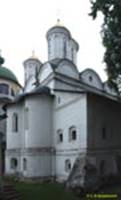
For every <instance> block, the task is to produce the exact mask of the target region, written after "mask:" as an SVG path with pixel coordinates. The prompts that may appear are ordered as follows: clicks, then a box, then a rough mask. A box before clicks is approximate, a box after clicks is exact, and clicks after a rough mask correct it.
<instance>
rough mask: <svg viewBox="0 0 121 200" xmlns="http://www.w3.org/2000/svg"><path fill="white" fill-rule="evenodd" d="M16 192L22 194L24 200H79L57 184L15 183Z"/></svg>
mask: <svg viewBox="0 0 121 200" xmlns="http://www.w3.org/2000/svg"><path fill="white" fill-rule="evenodd" d="M14 186H15V188H16V190H17V191H18V192H19V193H20V194H21V196H22V200H41V199H42V200H50V199H52V200H77V198H76V197H75V196H74V195H73V193H72V192H69V191H65V190H64V188H63V187H62V185H60V184H57V183H43V184H40V183H22V182H16V183H15V182H14Z"/></svg>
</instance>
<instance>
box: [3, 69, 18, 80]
mask: <svg viewBox="0 0 121 200" xmlns="http://www.w3.org/2000/svg"><path fill="white" fill-rule="evenodd" d="M0 78H4V79H8V80H11V81H14V82H15V83H17V84H18V80H17V78H16V76H15V75H14V73H13V72H12V71H11V70H9V69H8V68H6V67H2V66H0Z"/></svg>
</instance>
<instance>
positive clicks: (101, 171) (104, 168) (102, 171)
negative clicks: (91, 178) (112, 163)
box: [100, 160, 106, 175]
mask: <svg viewBox="0 0 121 200" xmlns="http://www.w3.org/2000/svg"><path fill="white" fill-rule="evenodd" d="M105 172H106V161H105V160H102V161H101V162H100V174H101V175H104V174H105Z"/></svg>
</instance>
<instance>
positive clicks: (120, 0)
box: [90, 0, 121, 84]
mask: <svg viewBox="0 0 121 200" xmlns="http://www.w3.org/2000/svg"><path fill="white" fill-rule="evenodd" d="M90 1H91V5H92V7H91V13H90V15H91V16H92V17H93V19H96V17H97V14H98V12H99V11H100V12H101V13H102V14H103V15H104V21H103V24H102V30H101V32H102V40H103V45H104V47H105V54H104V62H105V63H106V71H107V75H108V80H109V81H110V82H111V83H113V84H115V83H116V80H117V78H118V76H119V75H121V0H95V1H94V0H90Z"/></svg>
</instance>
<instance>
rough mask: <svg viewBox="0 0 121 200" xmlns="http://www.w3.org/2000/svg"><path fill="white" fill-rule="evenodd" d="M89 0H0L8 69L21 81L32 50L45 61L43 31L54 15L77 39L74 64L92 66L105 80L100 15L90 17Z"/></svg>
mask: <svg viewBox="0 0 121 200" xmlns="http://www.w3.org/2000/svg"><path fill="white" fill-rule="evenodd" d="M90 6H91V5H90V2H89V0H50V1H49V0H43V1H42V0H0V27H1V28H0V49H1V50H2V56H3V57H4V58H5V63H4V66H6V67H8V68H9V69H11V70H12V71H13V72H14V73H15V75H16V76H17V78H18V80H19V82H20V83H21V84H22V85H23V83H24V68H23V62H24V61H25V60H26V59H28V58H29V57H31V55H32V51H33V50H35V54H36V56H37V57H38V58H39V59H40V60H41V62H45V61H47V58H48V56H47V40H46V37H45V36H46V32H47V31H48V29H49V28H51V27H52V26H54V25H55V24H56V21H57V18H60V20H61V23H62V24H63V25H64V26H65V27H66V28H67V29H69V30H70V32H71V34H72V37H73V38H74V39H75V40H76V41H77V42H78V43H79V46H80V48H79V52H78V57H77V66H78V69H79V71H80V72H81V71H82V70H84V69H85V68H92V69H94V70H95V71H96V72H97V73H98V74H99V75H100V77H101V79H102V80H103V81H105V80H106V74H105V71H104V68H105V64H104V63H103V54H104V50H105V49H104V47H103V46H102V40H101V35H100V31H101V24H102V22H103V16H101V14H100V15H99V16H98V19H97V20H95V21H94V20H92V18H91V17H90V16H89V15H88V14H89V12H90Z"/></svg>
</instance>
